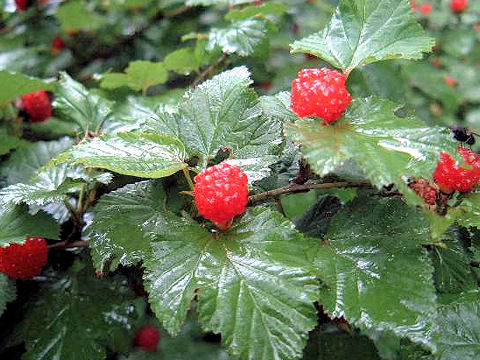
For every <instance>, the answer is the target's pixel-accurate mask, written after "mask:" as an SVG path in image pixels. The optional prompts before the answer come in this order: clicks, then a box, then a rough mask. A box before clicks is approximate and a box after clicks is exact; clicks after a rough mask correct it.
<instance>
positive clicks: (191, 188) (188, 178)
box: [182, 168, 194, 191]
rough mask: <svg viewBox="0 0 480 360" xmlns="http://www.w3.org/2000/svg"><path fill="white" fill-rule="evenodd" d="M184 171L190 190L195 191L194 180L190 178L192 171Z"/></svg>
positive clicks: (185, 169)
mask: <svg viewBox="0 0 480 360" xmlns="http://www.w3.org/2000/svg"><path fill="white" fill-rule="evenodd" d="M182 170H183V174H184V175H185V178H186V179H187V182H188V186H189V187H190V190H192V191H193V188H194V185H193V181H192V178H191V177H190V170H189V169H188V168H183V169H182Z"/></svg>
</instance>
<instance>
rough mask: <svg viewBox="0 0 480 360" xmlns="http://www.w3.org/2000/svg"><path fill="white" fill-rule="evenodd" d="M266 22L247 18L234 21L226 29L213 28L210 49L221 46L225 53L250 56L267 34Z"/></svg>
mask: <svg viewBox="0 0 480 360" xmlns="http://www.w3.org/2000/svg"><path fill="white" fill-rule="evenodd" d="M267 32H268V29H267V26H266V23H265V22H264V21H262V20H259V19H246V20H241V21H235V22H233V23H232V24H231V25H230V26H229V27H227V28H224V29H217V28H213V29H212V30H211V32H210V38H209V42H208V47H207V48H208V49H209V50H214V49H215V48H217V47H219V48H221V49H222V51H223V52H224V53H225V54H237V55H240V56H248V55H251V54H253V53H254V52H255V50H256V49H257V47H258V46H259V45H260V44H261V43H262V42H263V40H264V39H265V38H266V36H267Z"/></svg>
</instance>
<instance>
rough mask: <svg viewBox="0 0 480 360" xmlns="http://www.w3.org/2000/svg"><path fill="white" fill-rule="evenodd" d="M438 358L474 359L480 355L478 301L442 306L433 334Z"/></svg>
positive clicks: (479, 307)
mask: <svg viewBox="0 0 480 360" xmlns="http://www.w3.org/2000/svg"><path fill="white" fill-rule="evenodd" d="M434 340H435V343H436V345H437V358H438V359H440V360H457V359H462V360H476V359H478V356H479V355H480V303H479V302H478V296H477V299H476V300H475V301H472V302H470V301H469V302H464V303H453V304H450V305H447V306H442V307H440V309H439V313H438V317H437V328H436V331H435V334H434Z"/></svg>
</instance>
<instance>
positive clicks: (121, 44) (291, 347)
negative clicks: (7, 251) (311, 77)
mask: <svg viewBox="0 0 480 360" xmlns="http://www.w3.org/2000/svg"><path fill="white" fill-rule="evenodd" d="M2 3H3V2H1V1H0V4H2ZM12 5H13V3H12V2H10V1H7V2H6V4H5V6H4V10H2V12H1V16H2V19H3V22H2V28H0V32H1V33H2V35H3V37H2V38H0V50H1V51H2V53H1V54H0V81H1V83H2V88H1V89H0V116H1V117H2V119H3V121H2V124H1V127H0V131H1V132H0V138H1V140H2V142H1V144H2V145H1V146H0V151H1V155H3V161H2V164H1V168H0V172H1V174H2V182H3V183H2V188H1V189H0V203H1V205H2V206H1V209H0V224H1V225H2V226H0V246H8V245H9V244H10V243H22V242H23V241H24V238H25V236H26V235H35V236H43V237H45V238H46V239H48V242H49V243H50V245H51V250H50V262H49V266H48V269H46V270H45V271H44V273H43V275H42V276H41V277H38V278H35V279H33V280H30V281H29V282H26V283H19V284H18V300H17V301H16V302H13V303H11V305H8V306H9V307H11V308H12V309H11V310H10V308H7V310H8V311H6V312H5V313H4V315H3V317H2V318H1V319H0V324H2V321H3V323H5V324H6V326H2V327H0V328H1V329H2V330H1V331H2V332H3V331H4V332H5V333H4V334H3V335H4V337H3V338H4V339H5V341H3V344H0V345H2V347H1V349H3V350H0V351H3V352H0V355H2V354H6V355H4V356H9V355H8V354H11V353H12V352H15V351H17V352H22V351H23V350H25V351H24V354H23V357H24V358H25V359H57V358H61V359H67V360H68V359H89V360H90V359H99V360H101V359H105V358H106V357H112V358H115V357H117V358H121V359H156V358H158V357H159V356H160V355H159V354H158V353H154V354H148V353H145V352H141V351H137V352H132V353H130V354H129V351H130V343H131V341H132V337H133V334H134V330H135V329H136V328H138V327H139V326H140V325H141V324H144V323H145V322H151V323H155V324H157V321H158V322H159V324H160V325H159V326H162V327H163V329H164V330H165V332H166V333H168V334H170V335H166V333H165V334H164V337H165V338H164V339H163V340H162V341H161V345H160V349H161V351H162V354H161V356H162V358H169V357H171V358H193V357H195V358H197V357H200V358H201V357H202V356H205V358H208V359H212V358H213V359H215V358H219V359H227V358H229V357H230V356H231V357H233V358H237V357H238V358H240V359H252V358H253V359H257V358H258V359H296V358H302V357H304V358H306V359H308V358H334V357H333V356H335V355H332V354H331V353H329V352H328V350H327V348H328V347H329V345H328V344H331V347H335V346H338V347H345V343H351V344H353V345H351V346H353V347H357V346H358V347H359V348H360V347H362V346H365V348H368V354H370V355H369V356H370V357H369V358H374V357H380V358H385V359H419V358H422V359H434V358H440V359H444V360H445V359H454V358H461V359H467V360H468V359H477V358H478V356H479V354H480V329H479V327H478V323H479V320H480V319H479V317H480V313H479V300H480V298H479V295H480V294H479V292H478V289H477V287H478V285H477V280H478V276H479V275H480V274H479V273H478V267H479V264H480V255H479V254H480V233H479V231H478V230H477V228H478V227H480V216H479V215H478V214H479V208H480V197H479V194H478V193H476V192H473V193H471V194H468V195H455V196H454V197H452V198H451V199H450V201H449V203H448V204H447V205H448V206H447V208H446V209H444V210H445V211H444V212H443V213H442V214H438V213H435V212H432V211H431V210H430V209H427V208H425V207H424V206H423V203H422V201H421V199H420V198H419V197H417V195H416V194H415V193H414V192H413V191H412V190H410V188H409V187H408V186H407V183H406V181H405V179H406V178H407V177H408V178H425V179H431V174H432V171H433V170H434V168H435V166H436V164H437V161H438V157H439V153H440V152H441V151H446V152H449V153H451V154H454V153H456V148H457V145H458V143H456V142H454V141H453V140H452V139H451V138H450V134H449V131H448V130H447V129H446V128H445V127H444V126H445V125H448V124H450V123H451V122H450V121H451V120H445V119H447V118H453V117H454V116H459V117H460V120H463V118H464V117H465V114H466V113H469V112H470V111H475V110H474V109H475V102H476V100H475V98H474V96H473V94H474V91H475V89H474V86H473V84H474V79H475V78H476V75H475V73H474V72H473V73H472V67H473V64H474V63H475V54H476V52H475V49H477V48H478V43H477V42H478V40H477V39H476V38H475V36H476V35H475V33H474V32H472V31H471V27H472V26H473V25H472V24H474V23H476V22H477V20H479V19H477V17H478V16H480V12H479V11H478V6H477V5H475V4H473V5H472V7H471V8H470V9H469V11H468V13H465V14H464V15H461V16H453V15H452V14H451V13H449V12H448V11H447V2H446V1H442V4H440V3H439V4H438V9H436V10H435V12H434V13H433V14H432V15H431V16H429V17H428V18H427V19H424V18H423V17H422V18H421V19H420V15H416V14H414V13H412V11H411V8H410V5H409V2H408V1H407V0H375V1H374V0H361V1H358V0H340V1H339V2H335V1H326V0H325V1H320V0H318V1H316V2H314V1H313V2H312V1H300V0H299V1H287V0H285V1H268V2H258V1H248V0H231V1H228V0H224V1H223V0H187V1H184V0H162V1H151V0H148V1H145V0H111V1H101V2H97V1H80V0H70V1H65V2H62V1H48V2H40V1H39V2H38V3H36V4H35V6H32V7H31V8H30V9H29V10H28V11H27V12H23V13H19V12H14V11H13V7H12ZM440 5H441V6H440ZM441 9H443V10H441ZM440 13H441V14H440ZM417 16H418V17H419V19H420V20H421V21H422V22H424V23H425V24H424V25H426V27H427V29H428V30H429V31H435V34H437V33H438V31H439V29H441V42H440V44H441V49H442V50H440V51H441V53H438V52H437V53H435V54H434V55H433V56H435V60H436V61H440V63H441V64H443V66H445V69H436V68H434V67H432V66H431V65H430V64H429V61H430V60H421V59H422V58H423V56H424V53H426V52H429V51H430V50H431V49H432V47H433V46H434V44H435V39H434V38H433V37H431V36H429V35H428V34H427V33H426V32H425V31H424V30H423V29H422V26H421V25H420V24H419V23H418V22H417V20H418V19H416V17H417ZM468 27H470V28H468ZM467 28H468V29H467ZM467 30H469V31H467ZM460 33H461V34H464V35H465V36H464V37H463V36H460V35H459V34H460ZM472 34H474V35H473V36H474V38H473V40H472V41H470V42H468V44H466V41H462V44H461V45H460V44H459V43H460V42H459V41H458V38H459V37H460V38H462V39H464V38H470V37H471V35H472ZM58 35H60V36H62V37H63V38H64V41H65V44H66V45H65V49H63V50H62V51H61V52H60V53H51V52H50V51H49V49H50V41H51V39H52V38H53V37H54V36H58ZM448 39H450V40H448ZM179 43H181V44H182V45H181V46H179ZM467 45H469V46H467ZM467 48H468V51H467V50H466V49H467ZM455 51H457V52H455ZM466 51H467V52H466ZM290 52H291V53H290ZM444 52H445V53H444ZM459 52H461V53H459ZM470 55H471V56H470ZM459 56H461V57H466V58H467V61H460V60H459V59H458V57H459ZM387 60H388V61H387ZM411 60H417V61H411ZM314 66H315V67H319V66H330V67H333V68H336V69H338V70H339V71H342V72H344V73H345V74H347V75H348V84H347V86H348V87H349V89H350V90H351V92H352V94H353V97H354V100H353V101H352V104H351V105H350V107H349V108H348V109H347V111H346V112H345V114H344V116H343V117H342V118H341V119H340V120H339V121H338V122H337V123H335V124H332V125H330V126H322V124H321V123H320V122H319V121H318V119H299V118H298V117H297V116H296V115H295V114H294V113H292V112H291V111H290V106H289V93H288V90H289V82H290V81H291V80H292V79H293V78H294V76H295V72H296V70H298V69H301V68H304V67H314ZM427 67H428V69H427ZM447 70H448V71H451V72H452V73H453V72H454V71H458V74H459V75H458V76H459V78H458V80H457V81H458V84H459V85H458V89H454V88H451V87H448V85H446V84H443V85H445V86H447V87H445V86H443V85H441V84H440V83H439V82H438V81H437V82H434V80H439V79H443V76H444V75H445V74H446V72H445V71H447ZM440 71H441V73H438V72H440ZM57 74H58V76H57ZM54 75H55V77H54ZM430 76H431V78H430ZM460 76H462V79H464V80H465V82H463V81H461V80H460ZM430 80H432V81H430ZM409 82H411V83H412V84H413V85H414V87H410V86H409V85H408V84H409ZM40 89H45V90H48V91H50V92H51V93H52V95H53V99H54V100H53V107H54V117H53V118H51V119H48V120H47V121H46V122H44V123H40V124H38V123H36V124H34V123H29V122H28V117H25V114H23V113H22V112H21V111H20V110H19V108H20V107H21V106H20V104H19V102H18V100H17V99H18V97H19V96H20V95H22V94H25V93H28V92H31V91H34V90H40ZM442 89H443V90H445V91H442ZM439 93H440V94H441V95H438V94H439ZM452 94H453V95H452ZM455 99H456V100H455ZM432 100H433V101H435V102H436V103H435V104H437V107H432V106H431V105H430V104H431V101H432ZM437 102H438V103H437ZM405 104H406V105H405ZM440 104H441V106H440ZM425 107H427V108H429V107H430V108H431V109H433V110H435V109H437V110H438V109H441V110H442V111H441V114H440V113H432V114H433V115H432V114H429V113H428V112H425V111H424V110H425ZM413 108H416V109H417V110H418V114H419V115H415V113H414V112H413V111H412V109H413ZM448 114H450V115H448ZM467 117H468V116H467ZM422 118H423V119H422ZM441 119H443V120H441ZM221 161H228V162H229V163H232V164H235V165H238V166H240V167H241V168H242V169H243V170H244V171H245V172H246V173H247V175H248V178H249V182H250V188H251V192H252V194H253V196H252V197H251V199H250V200H251V201H250V206H249V207H248V209H247V211H246V213H245V214H244V215H243V216H241V217H239V218H237V219H235V222H234V225H233V226H232V228H231V229H229V230H228V231H225V232H221V231H218V230H216V229H215V228H214V227H213V226H212V224H211V223H209V222H208V221H206V220H204V219H202V218H200V217H199V216H198V214H197V212H196V210H195V207H194V204H193V202H192V200H191V198H190V197H189V196H188V195H189V190H191V189H190V188H189V184H190V183H191V177H192V175H193V174H195V173H198V172H200V171H202V170H203V169H205V168H206V167H207V166H210V165H212V164H216V163H219V162H221ZM294 182H297V184H295V185H292V183H294ZM298 183H302V184H304V183H306V185H305V186H304V187H303V188H301V189H302V190H305V189H308V188H309V186H310V188H315V190H311V191H309V192H306V193H299V194H288V193H289V192H290V190H292V189H294V188H295V186H297V185H298ZM350 185H351V186H352V187H351V188H345V186H350ZM278 188H280V189H278ZM321 188H323V190H322V189H321ZM357 188H361V189H357ZM292 191H293V190H292ZM272 194H273V195H276V198H271V197H269V195H272ZM282 194H286V195H282ZM275 200H276V201H275ZM85 245H88V249H83V246H85ZM80 246H81V247H80ZM77 247H78V248H77ZM58 249H60V250H58ZM92 263H93V267H92ZM95 274H96V275H97V277H99V278H100V277H103V278H102V279H96V278H95ZM129 285H130V287H133V288H134V289H135V290H136V293H138V294H140V296H138V297H136V296H135V294H134V292H132V290H131V289H129ZM15 288H16V286H15V284H14V282H13V281H11V280H9V279H8V278H7V277H6V276H4V275H3V274H0V311H1V312H3V311H4V310H5V308H6V306H7V303H9V302H11V301H12V300H14V299H15V297H16V290H15ZM147 298H148V302H147ZM15 306H16V307H18V308H21V310H18V309H15ZM150 310H151V311H152V312H153V314H154V316H155V319H154V318H153V317H152V316H150ZM322 314H323V315H322ZM192 318H197V319H198V322H199V324H200V325H196V323H195V322H193V320H191V319H192ZM14 323H18V325H17V326H13V324H14ZM317 325H318V327H317V328H316V326H317ZM315 328H316V329H315ZM3 329H5V330H3ZM200 329H201V330H200ZM314 329H315V330H314ZM332 329H333V331H332ZM201 332H206V333H208V334H209V335H208V336H210V337H213V338H215V336H214V335H212V334H220V335H221V342H222V345H223V346H224V348H225V349H226V350H228V353H229V354H230V355H227V353H226V352H225V351H223V350H221V349H220V348H219V347H218V346H216V345H212V344H207V343H206V342H204V341H203V336H204V335H201ZM177 335H178V336H179V337H178V338H170V337H169V336H177ZM345 336H346V337H347V338H346V339H345ZM309 339H310V341H308V340H309ZM369 339H370V340H369ZM216 341H217V342H218V339H216ZM372 342H373V344H374V345H372ZM22 343H23V344H24V346H25V349H23V348H22V347H21V346H20V348H21V350H18V347H19V345H18V344H22ZM307 343H308V345H307ZM363 344H366V345H363ZM305 347H306V350H305V352H304V349H305ZM12 349H13V350H12ZM15 349H17V350H15ZM336 356H337V358H338V356H341V355H339V354H337V355H336ZM347 356H350V354H346V355H345V358H347Z"/></svg>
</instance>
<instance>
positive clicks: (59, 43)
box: [52, 35, 65, 54]
mask: <svg viewBox="0 0 480 360" xmlns="http://www.w3.org/2000/svg"><path fill="white" fill-rule="evenodd" d="M64 47H65V43H64V42H63V39H62V37H61V36H58V35H57V36H55V37H54V38H53V39H52V53H54V54H58V53H59V52H61V51H62V50H63V48H64Z"/></svg>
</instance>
